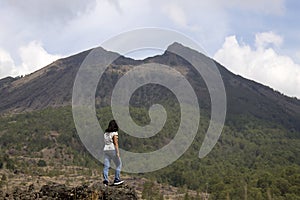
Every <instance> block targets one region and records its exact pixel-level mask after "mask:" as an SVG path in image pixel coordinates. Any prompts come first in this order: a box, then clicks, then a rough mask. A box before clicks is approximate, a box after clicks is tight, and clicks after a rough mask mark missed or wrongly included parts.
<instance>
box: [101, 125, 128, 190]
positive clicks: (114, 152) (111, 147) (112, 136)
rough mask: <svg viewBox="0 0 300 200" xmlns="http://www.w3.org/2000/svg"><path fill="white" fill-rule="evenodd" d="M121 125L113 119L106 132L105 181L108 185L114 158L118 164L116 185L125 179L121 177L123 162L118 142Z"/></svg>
mask: <svg viewBox="0 0 300 200" xmlns="http://www.w3.org/2000/svg"><path fill="white" fill-rule="evenodd" d="M118 131H119V127H118V124H117V123H116V121H115V120H111V121H110V122H109V124H108V128H107V129H106V130H105V133H104V144H105V146H104V168H103V178H104V181H103V183H104V184H105V185H108V171H109V167H110V161H111V160H113V161H114V163H115V165H116V170H115V180H114V185H120V184H122V183H123V182H124V181H122V180H121V179H120V172H121V167H122V162H121V158H120V151H119V144H118Z"/></svg>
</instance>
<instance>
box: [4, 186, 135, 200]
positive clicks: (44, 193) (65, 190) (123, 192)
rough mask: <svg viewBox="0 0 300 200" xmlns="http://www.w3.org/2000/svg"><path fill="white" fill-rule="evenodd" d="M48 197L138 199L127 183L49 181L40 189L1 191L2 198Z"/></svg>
mask: <svg viewBox="0 0 300 200" xmlns="http://www.w3.org/2000/svg"><path fill="white" fill-rule="evenodd" d="M2 198H3V199H20V200H31V199H47V200H52V199H55V200H60V199H61V200H75V199H76V200H80V199H93V200H97V199H101V200H119V199H122V200H123V199H126V200H127V199H128V200H137V195H136V192H135V190H134V189H133V188H132V187H130V186H128V185H126V184H123V185H120V186H104V185H103V184H102V183H100V182H99V183H94V184H92V185H91V186H89V185H86V184H85V185H79V186H77V187H74V188H71V187H67V186H66V185H64V184H58V183H49V184H47V185H43V186H42V187H41V189H40V190H39V191H34V185H30V186H29V187H28V188H27V189H25V190H24V189H23V190H22V189H20V188H14V190H13V191H12V192H11V193H6V194H4V193H3V192H1V191H0V199H2Z"/></svg>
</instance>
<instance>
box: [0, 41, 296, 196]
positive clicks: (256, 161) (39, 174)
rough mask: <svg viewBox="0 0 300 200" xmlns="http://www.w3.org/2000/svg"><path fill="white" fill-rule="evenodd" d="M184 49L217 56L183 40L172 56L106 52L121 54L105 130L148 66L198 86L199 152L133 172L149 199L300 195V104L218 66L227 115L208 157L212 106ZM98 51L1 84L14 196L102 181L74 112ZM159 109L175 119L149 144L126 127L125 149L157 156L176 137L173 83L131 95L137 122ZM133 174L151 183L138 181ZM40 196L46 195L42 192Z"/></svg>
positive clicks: (102, 90)
mask: <svg viewBox="0 0 300 200" xmlns="http://www.w3.org/2000/svg"><path fill="white" fill-rule="evenodd" d="M174 49H175V50H178V51H180V52H182V53H183V54H189V55H193V57H196V58H197V59H200V61H202V60H206V59H210V58H208V57H206V56H205V55H203V54H201V53H199V52H197V51H195V50H193V49H190V48H188V47H184V46H182V45H181V44H178V43H174V44H172V45H170V46H169V47H168V49H167V50H166V51H165V52H164V53H163V54H162V55H157V56H153V57H149V58H146V59H144V60H133V59H130V58H126V57H124V56H122V55H118V54H117V53H115V52H109V51H106V50H104V49H102V48H100V49H99V51H101V52H102V53H103V55H105V56H104V57H103V59H104V60H105V59H106V58H107V57H108V58H109V57H118V56H119V57H118V59H116V60H115V61H114V62H113V63H112V64H111V65H110V66H109V67H108V68H107V69H106V71H105V72H104V73H103V76H102V77H101V79H100V81H99V84H98V87H97V89H96V95H95V98H96V99H95V103H96V108H97V109H96V114H97V117H98V119H99V124H100V125H101V127H106V126H107V124H108V122H109V120H111V119H112V118H113V116H112V111H111V108H110V102H111V101H110V100H111V94H112V91H113V88H114V86H115V85H116V83H117V82H118V80H120V78H121V77H122V76H123V75H124V74H125V73H126V72H128V71H130V70H132V69H134V68H135V67H137V66H138V65H141V64H147V63H159V64H163V65H168V66H170V67H171V68H173V69H176V70H177V71H179V72H180V73H181V74H182V75H184V76H185V78H186V79H187V80H188V82H189V83H190V85H191V86H192V87H193V89H194V91H195V93H196V95H197V97H198V100H199V105H200V110H201V121H200V123H199V129H198V132H197V134H196V136H195V138H194V140H193V143H192V144H191V146H190V147H189V149H188V150H187V151H186V152H185V153H184V154H183V155H182V156H181V157H180V158H179V159H178V160H176V161H175V162H174V163H172V164H171V165H169V166H167V167H165V168H163V169H160V170H158V171H155V172H152V173H145V174H137V175H136V174H134V175H133V174H127V177H129V178H128V179H130V180H132V183H133V185H135V186H136V190H137V191H140V193H139V195H140V196H144V197H145V199H159V198H161V197H162V198H163V197H166V198H168V199H174V198H175V197H174V196H172V195H173V194H174V192H173V193H172V194H171V193H170V191H169V190H170V185H172V186H175V187H177V188H178V189H176V190H174V191H177V192H178V193H177V192H175V193H177V194H178V198H179V197H180V196H181V197H182V199H183V198H184V199H195V198H196V199H199V198H200V197H199V195H200V194H205V196H207V195H209V199H215V200H218V199H249V200H252V199H253V200H263V199H283V200H290V199H296V200H297V199H299V197H300V182H299V180H300V179H299V177H300V151H299V149H300V146H299V144H300V101H299V100H298V99H296V98H291V97H287V96H285V95H283V94H281V93H279V92H277V91H274V90H273V89H272V88H270V87H268V86H264V85H262V84H259V83H256V82H254V81H251V80H248V79H245V78H243V77H241V76H238V75H235V74H233V73H231V72H230V71H229V70H227V69H226V68H225V67H224V66H222V65H220V64H219V63H217V62H216V61H213V60H211V61H212V62H214V63H215V64H216V66H217V68H218V70H219V71H220V74H221V77H222V79H223V81H224V85H225V90H226V96H227V114H226V121H225V125H224V128H223V131H222V134H221V136H220V138H219V140H218V142H217V144H216V145H215V146H214V148H213V150H212V151H211V152H210V153H209V154H208V155H207V156H206V157H205V158H203V159H199V158H198V153H199V148H200V147H201V145H202V142H203V138H204V136H205V133H206V131H207V128H208V125H209V121H210V109H211V100H210V96H209V93H208V88H207V86H206V84H205V81H204V80H203V78H202V77H201V75H200V74H199V73H198V72H197V70H195V69H194V68H193V67H192V66H191V64H190V63H189V62H187V61H186V60H185V59H183V58H182V57H180V56H178V55H175V54H174V53H172V52H173V50H174ZM90 52H91V50H88V51H85V52H82V53H79V54H77V55H74V56H71V57H68V58H63V59H60V60H57V61H55V62H53V63H51V64H50V65H48V66H46V67H45V68H42V69H40V70H38V71H36V72H34V73H32V74H29V75H26V76H24V77H16V78H12V77H7V78H4V79H1V80H0V115H1V116H0V177H1V176H2V177H1V180H0V188H1V189H5V188H6V191H9V194H11V192H12V193H14V187H15V186H20V187H24V190H27V188H28V187H29V186H30V184H34V185H37V186H39V187H40V186H41V185H44V184H48V182H49V181H53V182H56V183H59V184H65V185H66V186H68V187H67V188H66V189H67V190H68V191H69V189H71V188H77V186H78V185H83V184H84V183H86V182H91V183H94V182H99V180H101V179H102V177H101V174H102V171H101V170H102V168H101V166H102V164H101V163H99V162H98V161H97V160H96V159H95V158H93V157H92V156H91V155H90V154H89V153H88V152H87V150H86V149H85V147H84V146H83V144H82V142H81V140H80V139H79V136H78V134H77V131H76V128H75V124H74V120H73V115H72V109H71V101H72V90H73V84H74V80H75V77H76V74H77V72H78V70H79V67H80V65H81V63H82V62H83V60H84V59H85V58H86V57H87V56H88V54H89V53H90ZM106 56H107V57H106ZM171 71H172V70H170V73H169V75H171V76H172V75H174V73H172V72H171ZM145 76H147V75H145V74H140V75H138V77H136V78H137V80H141V81H142V80H143V79H144V78H145ZM88 80H89V79H87V81H88ZM157 103H158V104H162V105H163V106H164V107H165V108H166V111H167V114H168V118H167V121H166V123H165V125H164V127H163V129H162V130H161V131H160V132H159V133H157V134H156V135H155V136H153V137H151V138H146V139H144V138H136V137H132V136H130V135H128V134H125V133H124V132H123V131H122V130H120V131H119V133H120V138H119V143H120V146H121V147H122V148H123V149H124V150H127V151H131V152H151V151H154V150H157V149H159V148H161V147H163V146H165V145H166V144H168V143H169V142H170V141H171V140H172V138H173V137H174V134H175V133H176V132H177V129H178V126H179V122H180V115H177V114H176V113H177V112H178V100H177V99H176V97H175V95H174V94H173V93H172V92H170V91H169V90H168V89H167V88H166V87H163V86H159V85H157V84H147V85H145V86H143V87H140V88H138V89H137V90H136V91H135V92H134V93H133V95H132V97H131V99H130V105H131V107H130V114H131V117H132V118H133V120H134V121H135V122H136V123H137V124H139V125H147V124H148V123H149V122H150V117H149V113H148V108H149V107H150V106H151V105H153V104H157ZM169 111H170V112H169ZM174 113H175V114H174ZM125 164H126V163H124V165H125ZM125 176H126V175H125ZM132 176H137V177H138V179H139V180H144V178H146V179H147V180H151V181H146V182H145V181H141V182H143V183H142V184H137V179H136V178H132ZM154 182H155V184H154ZM169 184H170V185H169ZM153 185H159V187H153ZM25 186H26V187H25ZM159 188H160V189H159ZM191 190H193V191H191ZM196 190H197V191H196ZM0 191H1V190H0ZM188 191H189V192H188ZM204 191H205V192H204ZM35 192H37V193H40V189H38V190H37V191H35ZM3 194H4V193H3ZM0 196H1V192H0ZM197 196H198V197H199V198H197ZM173 197H174V198H173ZM193 197H195V198H193ZM176 198H177V197H176Z"/></svg>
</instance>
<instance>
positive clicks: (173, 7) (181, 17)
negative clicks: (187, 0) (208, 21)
mask: <svg viewBox="0 0 300 200" xmlns="http://www.w3.org/2000/svg"><path fill="white" fill-rule="evenodd" d="M162 10H163V11H164V12H165V13H166V14H167V16H169V17H170V19H171V20H172V21H174V22H175V23H176V24H177V25H179V26H183V27H186V26H187V20H186V16H185V13H184V11H183V10H182V8H181V7H179V5H178V4H168V5H165V6H163V8H162Z"/></svg>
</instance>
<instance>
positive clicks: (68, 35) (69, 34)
mask: <svg viewBox="0 0 300 200" xmlns="http://www.w3.org/2000/svg"><path fill="white" fill-rule="evenodd" d="M299 9H300V1H299V0H228V1H221V0H210V1H204V0H164V1H159V0H85V1H82V0H64V1H61V0H26V1H17V0H0V78H4V77H7V76H13V77H14V76H19V75H26V74H29V73H32V72H34V71H36V70H38V69H40V68H42V67H44V66H46V65H47V64H49V63H51V62H53V61H55V60H57V59H59V58H62V57H66V56H69V55H72V54H75V53H78V52H81V51H84V50H87V49H90V48H93V47H97V46H99V45H100V44H101V43H103V42H104V41H106V40H108V39H109V38H111V37H113V36H115V35H118V34H120V33H122V32H125V31H130V30H133V29H137V28H143V27H158V28H164V29H171V30H175V31H178V32H180V33H183V34H185V35H186V36H188V37H190V38H191V39H193V40H194V41H196V42H197V43H198V44H200V45H201V46H202V48H203V49H204V50H205V52H206V54H207V55H208V56H210V57H212V58H214V59H215V60H216V61H218V62H219V63H221V64H222V65H224V66H225V67H226V68H227V69H229V70H230V71H232V72H233V73H235V74H239V75H241V76H243V77H245V78H248V79H251V80H254V81H256V82H259V83H262V84H264V85H267V86H270V87H271V88H273V89H275V90H277V91H279V92H281V93H283V94H285V95H288V96H291V97H297V98H298V99H300V25H299V22H298V21H297V19H299V18H300V14H299Z"/></svg>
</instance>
